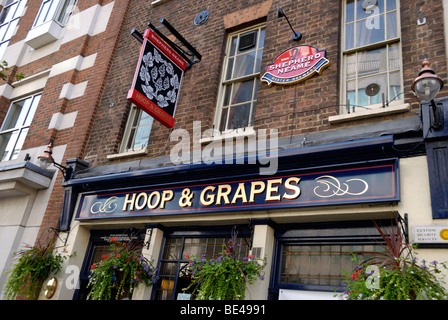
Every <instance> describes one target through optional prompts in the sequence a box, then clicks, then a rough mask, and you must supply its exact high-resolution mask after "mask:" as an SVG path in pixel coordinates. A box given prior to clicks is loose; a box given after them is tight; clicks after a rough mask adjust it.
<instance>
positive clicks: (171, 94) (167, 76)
mask: <svg viewBox="0 0 448 320" xmlns="http://www.w3.org/2000/svg"><path fill="white" fill-rule="evenodd" d="M187 65H188V64H187V61H185V59H183V58H182V57H181V56H180V55H179V54H178V53H177V52H176V51H175V50H174V49H173V48H172V47H171V46H170V45H168V44H167V43H166V42H165V41H164V40H162V39H161V38H160V37H159V36H158V35H157V34H156V33H155V32H154V31H153V30H151V29H147V30H146V31H145V33H144V35H143V45H142V48H141V50H140V58H139V61H138V64H137V69H136V71H135V75H134V81H133V83H132V87H131V89H130V90H129V92H128V96H127V99H128V100H129V101H131V102H132V103H133V104H135V105H136V106H137V107H139V108H140V109H142V110H143V111H145V112H146V113H148V114H149V115H150V116H152V117H153V118H154V119H156V120H157V121H159V122H161V123H162V124H163V125H164V126H166V127H167V128H172V127H173V126H174V123H175V119H174V116H175V113H176V107H177V101H178V96H179V91H180V88H181V84H182V79H183V76H184V73H185V70H186V69H187Z"/></svg>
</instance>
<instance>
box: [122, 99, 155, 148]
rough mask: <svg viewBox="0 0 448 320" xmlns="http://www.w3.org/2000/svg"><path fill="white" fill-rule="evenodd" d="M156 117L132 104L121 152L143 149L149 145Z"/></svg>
mask: <svg viewBox="0 0 448 320" xmlns="http://www.w3.org/2000/svg"><path fill="white" fill-rule="evenodd" d="M153 122H154V118H153V117H151V116H150V115H148V114H147V113H146V112H144V111H142V110H141V109H139V108H137V107H136V106H132V108H131V112H130V114H129V118H128V123H127V126H126V130H125V133H124V136H123V141H122V143H121V147H120V152H121V153H123V152H129V151H135V150H142V149H144V148H146V146H147V145H148V141H149V137H150V135H151V129H152V124H153Z"/></svg>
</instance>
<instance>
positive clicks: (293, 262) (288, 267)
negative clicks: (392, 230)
mask: <svg viewBox="0 0 448 320" xmlns="http://www.w3.org/2000/svg"><path fill="white" fill-rule="evenodd" d="M367 247H372V246H343V245H322V246H319V245H316V246H305V245H303V246H301V245H293V246H283V253H282V262H281V268H280V283H287V284H302V285H321V286H335V287H336V286H343V285H344V280H345V276H344V273H343V271H347V272H350V271H352V270H353V269H354V268H355V267H356V266H357V262H356V261H352V252H356V251H370V250H367ZM380 248H381V247H380V246H375V250H374V251H376V252H380V251H381V249H380ZM358 257H360V258H363V257H364V258H366V257H367V255H364V256H363V255H360V254H358Z"/></svg>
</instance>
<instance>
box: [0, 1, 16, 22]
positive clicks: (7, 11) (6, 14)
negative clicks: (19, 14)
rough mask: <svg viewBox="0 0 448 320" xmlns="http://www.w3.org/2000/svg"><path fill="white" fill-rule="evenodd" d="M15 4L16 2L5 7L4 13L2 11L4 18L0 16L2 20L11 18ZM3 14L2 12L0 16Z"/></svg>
mask: <svg viewBox="0 0 448 320" xmlns="http://www.w3.org/2000/svg"><path fill="white" fill-rule="evenodd" d="M17 5H18V3H14V4H13V5H12V6H10V7H8V8H5V10H4V13H3V14H4V18H3V17H2V18H3V19H2V22H3V21H10V20H12V18H13V16H14V13H15V12H16V9H17ZM3 14H2V16H3Z"/></svg>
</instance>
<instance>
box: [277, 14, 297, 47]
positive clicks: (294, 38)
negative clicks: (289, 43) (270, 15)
mask: <svg viewBox="0 0 448 320" xmlns="http://www.w3.org/2000/svg"><path fill="white" fill-rule="evenodd" d="M281 17H285V19H286V21H288V24H289V27H290V28H291V30H292V32H293V35H292V40H294V41H300V40H301V39H302V34H301V33H300V32H295V31H294V29H293V28H292V25H291V23H290V22H289V19H288V17H287V16H286V14H285V13H284V12H283V10H282V8H278V9H277V18H281Z"/></svg>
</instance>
